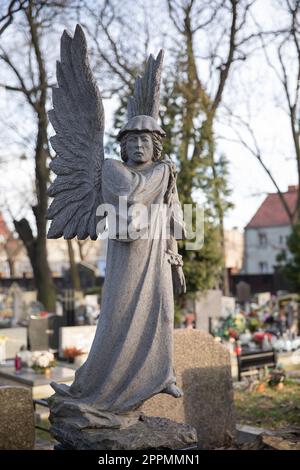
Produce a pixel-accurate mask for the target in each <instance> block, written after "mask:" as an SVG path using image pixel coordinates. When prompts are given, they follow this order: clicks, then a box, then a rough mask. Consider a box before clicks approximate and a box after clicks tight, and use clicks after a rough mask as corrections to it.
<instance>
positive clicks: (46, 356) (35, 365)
mask: <svg viewBox="0 0 300 470" xmlns="http://www.w3.org/2000/svg"><path fill="white" fill-rule="evenodd" d="M31 361H32V366H31V367H32V369H34V370H36V371H38V372H39V371H41V372H43V371H44V370H45V369H49V368H50V367H54V366H55V358H54V354H53V353H52V352H50V351H34V352H33V353H32V356H31Z"/></svg>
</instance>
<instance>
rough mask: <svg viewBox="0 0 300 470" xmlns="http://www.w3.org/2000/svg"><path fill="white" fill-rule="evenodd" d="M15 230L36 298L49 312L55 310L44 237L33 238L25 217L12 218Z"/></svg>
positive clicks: (52, 285)
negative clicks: (32, 277) (25, 258)
mask: <svg viewBox="0 0 300 470" xmlns="http://www.w3.org/2000/svg"><path fill="white" fill-rule="evenodd" d="M14 225H15V228H16V231H17V233H18V235H19V237H20V238H21V240H22V241H23V243H24V245H25V247H26V251H27V254H28V257H29V260H30V263H31V266H32V270H33V276H34V280H35V286H36V289H37V299H38V300H39V301H40V302H41V303H42V304H43V306H44V308H45V309H46V310H47V311H49V312H55V309H56V293H55V287H54V283H53V280H52V277H51V272H50V269H49V265H48V260H47V247H46V237H37V238H34V237H33V234H32V230H31V228H30V225H29V223H28V221H27V220H26V219H21V220H19V221H17V220H14Z"/></svg>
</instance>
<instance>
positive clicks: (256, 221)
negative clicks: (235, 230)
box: [243, 186, 298, 274]
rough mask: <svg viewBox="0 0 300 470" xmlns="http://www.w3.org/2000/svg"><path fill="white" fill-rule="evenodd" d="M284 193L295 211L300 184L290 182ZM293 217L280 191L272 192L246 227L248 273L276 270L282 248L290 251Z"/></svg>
mask: <svg viewBox="0 0 300 470" xmlns="http://www.w3.org/2000/svg"><path fill="white" fill-rule="evenodd" d="M283 197H284V199H285V201H286V203H287V205H288V207H289V210H290V211H291V213H293V212H294V211H295V208H296V203H297V197H298V187H297V186H289V187H288V191H287V192H285V193H283ZM290 233H291V220H290V218H289V216H288V214H287V211H286V210H285V208H284V206H283V204H282V201H281V199H280V197H279V195H278V193H274V194H273V193H271V194H268V195H267V197H266V199H265V200H264V201H263V203H262V204H261V206H260V207H259V209H258V210H257V212H256V213H255V215H254V216H253V217H252V219H251V220H250V222H249V224H248V225H247V226H246V227H245V234H244V237H245V252H244V262H243V272H244V273H245V274H273V273H274V272H275V270H276V266H278V264H279V262H278V260H277V257H278V255H279V254H280V253H282V251H285V252H286V254H287V255H288V249H287V239H288V237H289V235H290Z"/></svg>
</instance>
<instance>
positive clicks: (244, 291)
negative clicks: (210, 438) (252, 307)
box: [236, 281, 251, 302]
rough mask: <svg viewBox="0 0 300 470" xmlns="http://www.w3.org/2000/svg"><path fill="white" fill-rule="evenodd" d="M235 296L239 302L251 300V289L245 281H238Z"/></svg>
mask: <svg viewBox="0 0 300 470" xmlns="http://www.w3.org/2000/svg"><path fill="white" fill-rule="evenodd" d="M236 296H237V300H238V301H239V302H249V301H250V300H251V287H250V284H248V283H247V282H245V281H240V282H239V283H238V284H237V285H236Z"/></svg>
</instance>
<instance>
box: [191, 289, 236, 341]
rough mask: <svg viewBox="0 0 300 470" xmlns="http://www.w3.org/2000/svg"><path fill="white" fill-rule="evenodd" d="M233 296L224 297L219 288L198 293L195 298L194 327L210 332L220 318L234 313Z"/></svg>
mask: <svg viewBox="0 0 300 470" xmlns="http://www.w3.org/2000/svg"><path fill="white" fill-rule="evenodd" d="M234 310H235V299H234V297H225V296H223V295H222V291H221V290H219V289H210V290H208V291H207V292H205V293H199V294H198V295H197V297H196V300H195V312H196V328H198V329H199V330H202V331H206V332H207V333H211V331H213V330H214V328H216V327H217V326H218V323H219V321H220V319H221V318H225V317H227V316H228V315H229V314H231V313H234Z"/></svg>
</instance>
